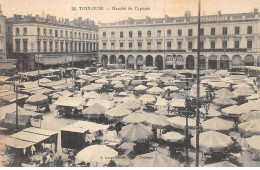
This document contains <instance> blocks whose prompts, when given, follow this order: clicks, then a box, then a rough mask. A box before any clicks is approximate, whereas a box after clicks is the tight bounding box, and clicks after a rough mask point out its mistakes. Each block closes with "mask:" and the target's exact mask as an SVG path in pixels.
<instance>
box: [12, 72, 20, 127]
mask: <svg viewBox="0 0 260 170" xmlns="http://www.w3.org/2000/svg"><path fill="white" fill-rule="evenodd" d="M20 78H21V76H20V75H18V74H17V73H16V74H15V75H14V76H13V85H14V91H15V103H16V109H15V111H16V116H15V125H16V130H17V131H18V85H15V80H16V79H18V80H19V83H20Z"/></svg>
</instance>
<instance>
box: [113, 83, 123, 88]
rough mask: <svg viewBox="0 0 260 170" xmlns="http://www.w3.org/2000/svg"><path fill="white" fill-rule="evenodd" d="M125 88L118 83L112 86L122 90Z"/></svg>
mask: <svg viewBox="0 0 260 170" xmlns="http://www.w3.org/2000/svg"><path fill="white" fill-rule="evenodd" d="M124 87H125V86H124V85H123V84H122V83H118V84H115V85H114V88H124Z"/></svg>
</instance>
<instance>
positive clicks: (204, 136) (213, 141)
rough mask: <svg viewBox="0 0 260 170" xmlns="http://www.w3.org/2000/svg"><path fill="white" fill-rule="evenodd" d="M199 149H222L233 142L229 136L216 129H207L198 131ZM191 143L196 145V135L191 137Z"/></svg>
mask: <svg viewBox="0 0 260 170" xmlns="http://www.w3.org/2000/svg"><path fill="white" fill-rule="evenodd" d="M199 137H200V150H204V151H209V150H210V149H212V150H213V151H223V149H224V148H228V147H230V146H231V145H232V144H233V141H232V139H231V137H230V136H227V135H225V134H223V133H219V132H216V131H207V132H202V133H200V136H199ZM191 145H192V146H193V147H196V136H194V137H193V138H191Z"/></svg>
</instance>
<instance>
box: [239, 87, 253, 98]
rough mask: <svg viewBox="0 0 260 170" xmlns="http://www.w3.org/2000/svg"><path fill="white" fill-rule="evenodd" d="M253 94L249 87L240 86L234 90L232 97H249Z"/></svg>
mask: <svg viewBox="0 0 260 170" xmlns="http://www.w3.org/2000/svg"><path fill="white" fill-rule="evenodd" d="M254 93H255V92H254V91H253V90H252V89H251V88H250V87H249V86H240V87H238V88H237V89H236V90H234V95H235V96H236V97H238V96H250V95H252V94H254Z"/></svg>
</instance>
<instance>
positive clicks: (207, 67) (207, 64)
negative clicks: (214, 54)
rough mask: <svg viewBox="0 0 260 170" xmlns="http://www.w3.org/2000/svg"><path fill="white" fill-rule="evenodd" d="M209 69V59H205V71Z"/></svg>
mask: <svg viewBox="0 0 260 170" xmlns="http://www.w3.org/2000/svg"><path fill="white" fill-rule="evenodd" d="M207 69H209V59H208V58H207V57H206V70H207Z"/></svg>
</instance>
